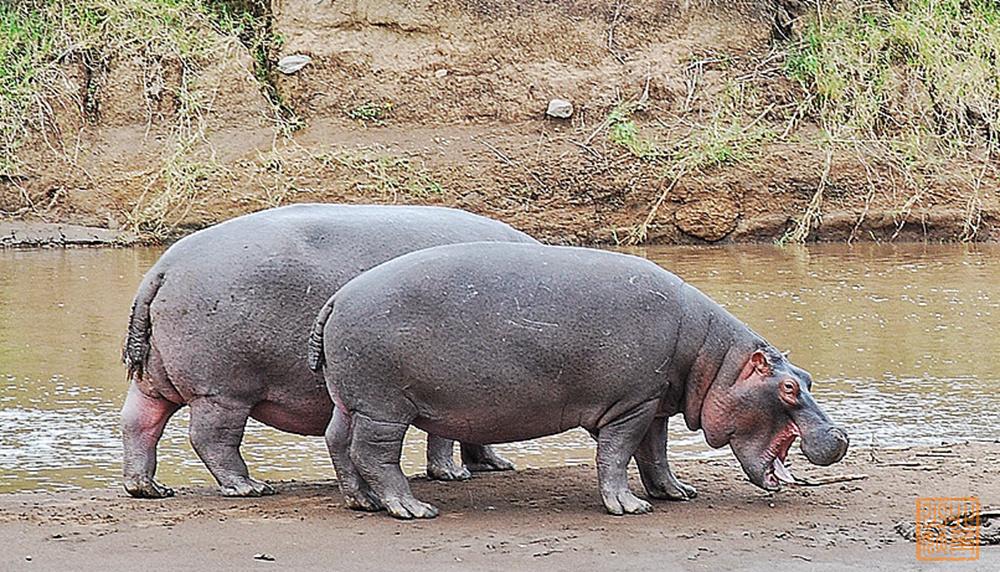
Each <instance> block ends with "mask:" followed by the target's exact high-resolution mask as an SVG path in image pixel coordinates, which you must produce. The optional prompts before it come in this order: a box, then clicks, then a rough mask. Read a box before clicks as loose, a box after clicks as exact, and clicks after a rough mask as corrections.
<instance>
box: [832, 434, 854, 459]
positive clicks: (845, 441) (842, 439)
mask: <svg viewBox="0 0 1000 572" xmlns="http://www.w3.org/2000/svg"><path fill="white" fill-rule="evenodd" d="M829 433H830V439H831V440H833V441H834V442H835V443H836V454H835V455H834V459H833V461H831V463H836V462H837V461H839V460H841V459H843V458H844V455H846V454H847V448H848V446H850V443H851V440H850V438H848V437H847V431H844V430H843V429H841V428H840V427H831V428H830V430H829Z"/></svg>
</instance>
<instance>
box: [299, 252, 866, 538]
mask: <svg viewBox="0 0 1000 572" xmlns="http://www.w3.org/2000/svg"><path fill="white" fill-rule="evenodd" d="M309 346H310V354H309V359H310V365H311V366H312V367H314V368H315V369H322V370H323V372H324V375H325V377H326V382H327V387H328V388H329V390H330V393H331V395H333V396H336V400H337V402H338V404H339V405H338V408H337V410H338V414H337V415H335V417H334V422H333V423H331V427H330V434H334V435H337V434H339V435H340V437H339V439H341V440H343V441H345V442H348V445H349V446H347V447H342V448H340V449H339V450H338V451H336V452H334V464H335V466H336V467H337V474H338V477H339V478H342V479H343V478H347V479H349V480H350V481H351V482H354V483H358V485H359V486H358V488H357V489H355V490H353V491H352V494H354V495H355V496H354V498H353V501H354V502H351V499H349V504H351V505H352V506H353V507H355V508H367V509H368V510H376V509H378V508H381V507H384V508H385V509H386V510H388V512H389V513H390V514H391V515H392V516H395V517H397V518H404V519H405V518H431V517H434V516H436V515H437V514H438V510H437V508H436V507H433V506H431V505H429V504H427V503H424V502H421V501H419V500H417V499H416V498H414V497H413V495H412V493H411V491H410V487H409V484H408V482H407V480H406V478H405V477H404V475H403V473H402V472H401V471H400V469H399V455H400V449H401V446H402V439H403V437H404V436H405V434H406V432H407V429H408V428H409V426H410V425H414V426H416V427H419V428H421V429H423V430H425V431H428V432H431V433H434V434H436V435H440V436H442V437H448V438H452V439H459V440H462V441H465V442H471V443H502V442H510V441H520V440H526V439H533V438H536V437H541V436H544V435H551V434H555V433H560V432H562V431H566V430H568V429H572V428H574V427H582V428H584V429H586V430H587V431H589V432H590V433H591V435H593V436H594V437H595V438H596V440H597V463H596V464H597V478H598V485H599V490H600V493H601V498H602V500H603V502H604V506H605V508H606V509H607V510H608V512H610V513H611V514H625V513H644V512H648V511H650V510H652V505H650V503H649V502H647V501H646V500H643V499H641V498H639V497H637V496H636V495H634V494H633V493H632V492H631V491H630V490H629V487H628V476H627V472H626V469H627V467H628V464H629V462H630V460H631V459H633V458H634V459H635V461H636V464H637V465H638V468H639V474H640V476H641V478H642V484H643V487H644V488H645V490H646V493H647V495H648V496H650V497H652V498H666V499H684V498H690V497H692V496H694V490H693V489H692V488H691V487H689V486H688V485H685V484H684V483H682V482H680V481H679V480H678V479H677V478H676V477H675V476H674V475H673V473H672V472H671V470H670V466H669V464H668V462H667V455H666V442H667V419H668V418H669V417H670V416H672V415H674V414H676V413H680V412H683V413H684V416H685V420H686V421H687V424H688V426H689V427H691V428H692V429H698V428H703V429H704V430H705V436H706V439H707V440H708V443H709V444H710V445H711V446H713V447H722V446H724V445H726V444H728V445H729V446H730V447H731V448H732V449H733V452H734V453H735V454H736V456H737V458H738V459H739V460H740V462H741V464H742V466H743V468H744V470H745V472H746V474H747V475H748V477H749V478H750V480H751V481H752V482H753V483H754V484H756V485H758V486H761V487H763V488H766V489H775V488H777V487H778V486H779V481H780V480H781V479H785V480H789V479H790V477H789V475H788V474H787V471H786V470H785V469H784V465H783V461H784V458H785V454H786V453H787V451H788V447H789V446H790V445H791V443H792V441H793V439H794V438H795V437H796V436H797V435H801V437H802V439H803V450H804V451H805V453H806V456H807V457H808V458H809V459H810V460H811V461H813V462H815V463H819V464H830V463H834V462H836V461H838V460H840V459H841V458H842V457H843V456H844V454H845V452H846V450H847V446H848V439H847V434H846V433H845V432H844V431H843V430H842V429H839V428H837V427H835V426H833V424H832V423H831V422H830V420H829V419H828V418H827V417H826V415H825V414H824V413H823V412H822V410H821V409H820V408H819V407H818V406H817V405H816V403H815V402H814V401H813V400H812V397H811V396H810V395H809V387H810V385H811V380H810V379H809V376H808V374H807V373H805V372H804V371H802V370H801V369H799V368H796V367H795V366H793V365H791V364H790V363H789V362H788V360H787V359H786V357H785V356H784V355H782V354H781V353H780V352H778V351H777V350H776V349H774V348H773V347H772V346H771V345H770V344H768V343H767V342H766V341H764V340H763V339H762V338H761V337H760V336H759V335H757V334H756V333H754V332H753V331H752V330H750V329H749V328H748V327H747V326H746V325H745V324H743V323H742V322H740V321H739V320H738V319H737V318H735V317H734V316H733V315H732V314H730V313H729V312H727V311H726V310H725V309H723V308H722V307H720V306H719V305H718V304H716V303H715V302H713V301H712V300H710V299H709V298H708V297H706V296H705V295H704V294H702V293H701V292H699V291H698V290H697V289H695V288H693V287H691V286H689V285H688V284H686V283H684V282H683V281H682V280H681V279H679V278H678V277H677V276H674V275H673V274H671V273H670V272H667V271H666V270H664V269H662V268H660V267H659V266H657V265H655V264H653V263H652V262H650V261H648V260H645V259H642V258H637V257H634V256H627V255H624V254H618V253H613V252H607V251H600V250H593V249H584V248H565V247H554V246H541V245H532V244H500V243H492V244H487V243H475V244H462V245H451V246H440V247H435V248H429V249H425V250H421V251H419V252H415V253H412V254H407V255H405V256H401V257H399V258H396V259H394V260H391V261H389V262H386V263H384V264H381V265H379V266H378V267H375V268H373V269H371V270H369V271H368V272H365V273H364V274H361V275H360V276H358V277H357V278H355V279H353V280H351V281H350V282H348V283H347V284H345V285H344V286H343V287H342V288H341V289H340V290H339V291H338V292H337V293H336V294H335V295H334V296H333V297H332V298H331V299H330V300H329V301H328V302H327V304H326V306H325V307H324V308H323V310H321V312H320V314H319V315H318V317H317V319H316V323H315V325H314V328H313V334H312V336H311V338H310V342H309ZM338 416H339V417H340V418H341V419H340V421H339V422H338V421H337V418H338ZM347 417H349V419H344V418H347ZM359 494H360V495H361V497H363V498H359V497H358V496H357V495H359ZM358 501H360V502H358Z"/></svg>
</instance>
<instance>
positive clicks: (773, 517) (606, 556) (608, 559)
mask: <svg viewBox="0 0 1000 572" xmlns="http://www.w3.org/2000/svg"><path fill="white" fill-rule="evenodd" d="M793 455H794V456H795V457H796V458H795V461H794V465H795V466H796V468H797V469H798V470H797V473H798V474H799V476H808V477H810V478H816V477H819V476H823V475H843V474H867V475H868V478H866V479H863V480H857V481H852V482H844V483H840V484H833V485H827V486H819V487H797V488H794V489H789V490H785V491H782V492H780V493H778V494H774V495H769V494H764V493H762V492H761V491H760V490H758V489H756V488H754V487H753V486H752V485H750V484H748V483H747V482H746V480H745V478H744V477H743V476H742V473H741V471H740V470H739V468H738V465H737V464H736V462H735V460H729V459H727V460H720V461H684V460H678V461H677V462H676V463H675V470H676V471H677V472H678V474H679V475H680V476H681V477H682V478H684V479H686V480H688V482H690V483H691V484H694V485H695V486H696V487H697V488H698V490H699V497H698V498H697V499H696V500H695V501H693V502H687V503H671V502H658V503H656V511H655V512H654V513H653V514H651V515H645V516H634V517H624V518H622V517H611V516H608V515H606V514H604V513H603V511H602V509H601V506H600V500H599V497H598V495H597V490H596V485H595V479H596V477H595V474H594V468H593V467H564V468H553V469H534V470H519V471H517V472H514V473H505V474H493V475H480V476H476V477H475V478H474V479H473V480H471V481H467V482H463V483H452V484H443V483H435V482H429V481H427V480H425V479H422V478H417V479H414V480H413V485H414V489H415V492H416V494H417V495H418V496H420V497H421V498H423V499H425V500H429V501H431V502H434V503H436V504H438V506H440V507H441V508H442V515H441V517H439V518H438V519H436V520H433V521H424V522H399V521H394V520H392V519H391V518H389V517H387V516H385V515H384V514H380V515H372V514H362V513H355V512H351V511H349V510H346V509H344V508H343V507H342V506H341V502H340V500H339V498H338V495H337V493H336V490H335V484H334V483H331V482H322V483H295V482H290V483H283V484H281V485H280V486H279V489H280V491H281V492H280V494H279V495H277V496H274V497H268V498H262V499H225V498H221V497H218V496H216V495H215V494H214V492H213V491H209V490H200V489H199V490H191V489H187V490H185V489H182V490H180V491H179V494H178V496H177V497H175V498H172V499H167V500H164V501H141V500H135V499H130V498H126V497H125V496H123V494H122V493H118V492H116V491H84V492H78V493H63V494H43V493H39V494H11V495H0V533H2V535H3V537H4V539H5V546H4V550H3V551H0V568H2V569H4V570H29V569H36V568H37V569H51V568H60V569H81V570H85V569H100V570H134V569H135V568H136V566H137V565H139V564H138V563H141V567H142V568H143V569H146V570H166V569H171V570H177V569H182V568H187V569H213V570H230V569H231V570H237V569H238V570H246V569H268V568H269V567H273V566H279V567H281V568H282V569H297V570H298V569H315V570H320V569H323V570H329V569H343V570H348V569H350V570H387V569H388V570H398V569H407V570H430V569H434V570H438V569H441V567H444V568H445V569H452V568H456V567H459V566H460V567H461V568H462V569H464V570H496V569H540V568H545V569H548V570H580V569H617V570H621V569H627V570H647V569H649V570H654V569H655V570H665V569H690V570H719V569H723V570H725V569H737V568H739V569H747V570H774V569H776V567H777V568H779V569H782V570H911V569H917V568H918V566H917V564H918V562H917V561H916V559H915V546H914V544H912V543H910V542H907V541H905V540H903V539H902V538H901V537H900V536H899V535H898V534H897V533H896V532H895V531H894V525H895V523H896V522H898V521H904V520H909V521H912V520H913V518H914V506H915V499H916V498H917V497H942V496H958V497H962V496H970V495H976V496H978V497H979V499H980V500H981V501H982V503H983V504H984V505H990V504H992V505H993V506H996V505H997V504H1000V480H998V479H997V478H996V475H997V474H998V471H1000V445H998V444H964V445H955V446H952V447H946V448H945V449H944V450H942V449H940V448H935V449H908V450H891V451H877V452H872V451H870V450H862V449H854V450H853V451H852V452H851V453H850V454H849V455H848V457H847V459H846V460H845V461H844V462H843V463H841V464H839V465H837V466H835V467H831V468H827V469H820V468H815V467H808V466H807V463H806V462H805V460H804V459H803V458H802V457H801V456H800V455H798V452H797V451H795V452H793ZM633 487H638V483H635V482H634V483H633ZM258 554H266V555H268V557H271V558H273V559H274V561H273V562H269V561H266V560H255V558H254V557H255V555H258ZM937 566H938V568H935V569H939V568H940V569H943V568H941V566H942V565H937ZM998 566H1000V546H985V547H983V548H982V551H981V557H980V560H979V561H978V562H974V563H967V564H965V565H964V566H962V567H961V568H960V569H968V570H996V569H997V568H998Z"/></svg>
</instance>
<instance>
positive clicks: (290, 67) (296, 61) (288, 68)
mask: <svg viewBox="0 0 1000 572" xmlns="http://www.w3.org/2000/svg"><path fill="white" fill-rule="evenodd" d="M311 61H312V58H310V57H309V56H307V55H305V54H295V55H291V56H285V57H283V58H281V59H280V60H278V71H280V72H281V73H283V74H285V75H290V74H293V73H295V72H297V71H299V70H300V69H302V68H304V67H306V65H308V64H309V62H311Z"/></svg>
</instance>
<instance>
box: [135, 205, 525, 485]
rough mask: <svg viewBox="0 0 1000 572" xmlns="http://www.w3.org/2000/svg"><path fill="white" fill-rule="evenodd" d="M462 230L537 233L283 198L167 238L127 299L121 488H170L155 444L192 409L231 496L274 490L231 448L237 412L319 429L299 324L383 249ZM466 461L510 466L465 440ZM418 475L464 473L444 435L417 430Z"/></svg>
mask: <svg viewBox="0 0 1000 572" xmlns="http://www.w3.org/2000/svg"><path fill="white" fill-rule="evenodd" d="M469 241H511V242H532V243H533V242H535V241H534V239H532V238H531V237H529V236H528V235H526V234H524V233H522V232H519V231H517V230H514V229H513V228H511V227H510V226H508V225H506V224H503V223H500V222H497V221H494V220H490V219H488V218H484V217H481V216H477V215H474V214H471V213H467V212H464V211H460V210H455V209H448V208H437V207H411V206H344V205H319V204H312V205H294V206H288V207H283V208H277V209H272V210H268V211H263V212H259V213H256V214H251V215H247V216H243V217H240V218H236V219H233V220H230V221H228V222H225V223H222V224H219V225H217V226H213V227H211V228H208V229H205V230H202V231H200V232H197V233H194V234H192V235H191V236H188V237H187V238H184V239H183V240H180V241H179V242H177V243H176V244H174V245H173V246H171V247H170V249H169V250H167V251H166V252H165V253H164V254H163V256H162V257H161V258H160V260H159V261H158V262H157V263H156V264H155V265H154V266H153V267H152V268H151V269H150V270H149V271H148V272H147V274H146V276H145V277H144V279H143V281H142V284H141V285H140V286H139V291H138V293H137V294H136V296H135V301H134V303H133V306H132V315H131V317H130V319H129V326H128V336H127V340H126V344H125V349H124V352H123V353H124V361H125V363H126V365H127V366H128V371H129V379H130V381H131V385H130V387H129V391H128V397H127V398H126V401H125V405H124V408H123V409H122V435H123V441H124V460H123V472H124V485H125V489H126V491H128V493H129V494H131V495H132V496H136V497H164V496H169V495H171V494H172V491H171V490H170V489H169V488H167V487H164V486H162V485H160V484H158V483H156V482H155V481H154V478H153V477H154V473H155V471H156V445H157V442H158V441H159V439H160V436H161V434H162V432H163V428H164V426H165V425H166V423H167V420H168V419H169V418H170V416H171V415H172V414H173V413H174V412H175V411H177V410H178V409H179V408H180V407H181V406H183V405H190V406H191V426H190V438H191V444H192V445H193V447H194V450H195V451H196V452H197V454H198V456H199V457H200V458H201V460H202V462H204V463H205V465H206V466H207V467H208V469H209V470H210V471H211V472H212V475H213V476H214V477H215V479H216V480H217V481H218V482H219V485H220V486H221V487H222V491H223V494H225V495H230V496H254V495H261V494H269V493H273V492H274V489H273V488H271V487H270V486H269V485H267V484H266V483H263V482H260V481H257V480H254V479H252V478H250V476H249V474H248V472H247V466H246V463H244V461H243V458H242V456H241V455H240V451H239V447H240V443H241V441H242V438H243V430H244V426H245V425H246V421H247V418H248V417H253V418H254V419H257V420H258V421H261V422H263V423H265V424H267V425H270V426H272V427H275V428H277V429H280V430H282V431H288V432H291V433H299V434H303V435H323V434H324V432H325V431H326V428H327V426H328V424H329V421H330V417H331V411H332V409H333V404H332V402H331V401H330V396H329V393H328V392H327V389H326V386H325V383H324V381H323V378H322V377H321V376H319V375H317V374H315V373H313V372H312V371H310V369H309V367H308V366H307V365H306V346H307V339H308V335H309V325H310V324H312V322H313V319H314V318H315V316H316V311H317V310H318V309H319V308H320V307H322V306H323V304H324V303H325V302H326V301H327V299H328V298H329V297H330V295H331V294H332V293H333V292H336V291H337V289H338V288H339V287H340V286H341V285H342V284H344V283H346V282H347V281H348V280H350V279H351V278H353V277H354V276H356V275H358V274H360V273H361V272H363V271H365V270H367V269H369V268H371V267H373V266H376V265H378V264H380V263H382V262H384V261H386V260H389V259H391V258H393V257H396V256H399V255H401V254H405V253H407V252H411V251H414V250H419V249H421V248H426V247H430V246H436V245H441V244H451V243H457V242H469ZM462 453H463V455H462V458H463V461H464V462H465V463H466V465H467V466H468V468H470V469H472V470H494V469H509V468H512V467H513V466H512V465H511V464H510V463H509V462H507V461H506V460H504V459H501V458H499V457H498V456H496V455H495V454H493V452H492V451H491V450H489V449H488V448H484V447H481V446H463V448H462ZM428 474H429V475H430V476H432V477H436V478H442V479H449V478H466V477H468V476H469V472H468V470H467V469H466V468H465V467H462V466H456V465H455V464H454V462H453V460H452V442H451V441H448V440H443V439H437V438H430V439H428Z"/></svg>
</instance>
